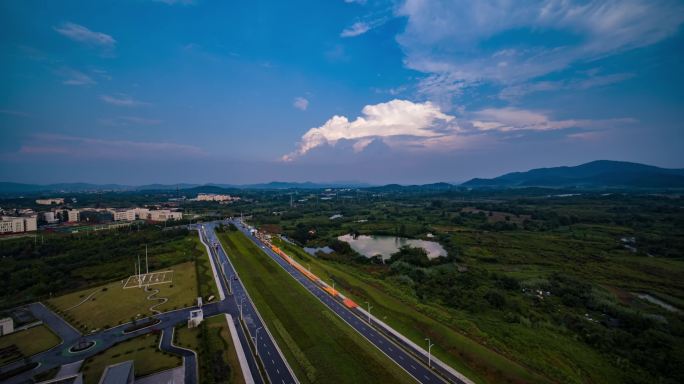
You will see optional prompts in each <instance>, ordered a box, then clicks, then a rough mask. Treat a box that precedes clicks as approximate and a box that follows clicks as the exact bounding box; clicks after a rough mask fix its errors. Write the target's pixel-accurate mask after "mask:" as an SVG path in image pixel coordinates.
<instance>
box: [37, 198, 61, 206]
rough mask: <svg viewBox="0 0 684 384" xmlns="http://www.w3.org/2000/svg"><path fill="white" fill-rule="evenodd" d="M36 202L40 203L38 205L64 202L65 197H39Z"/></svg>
mask: <svg viewBox="0 0 684 384" xmlns="http://www.w3.org/2000/svg"><path fill="white" fill-rule="evenodd" d="M36 204H38V205H52V204H64V198H63V197H53V198H49V199H38V200H36Z"/></svg>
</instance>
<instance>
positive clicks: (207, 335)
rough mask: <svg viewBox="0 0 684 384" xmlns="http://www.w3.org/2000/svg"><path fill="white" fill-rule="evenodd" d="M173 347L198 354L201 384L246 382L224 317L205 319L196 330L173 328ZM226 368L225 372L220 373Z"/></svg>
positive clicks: (181, 326)
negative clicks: (186, 349) (190, 350)
mask: <svg viewBox="0 0 684 384" xmlns="http://www.w3.org/2000/svg"><path fill="white" fill-rule="evenodd" d="M174 344H175V345H177V346H179V347H183V348H188V349H192V350H193V351H195V352H197V355H198V359H199V364H200V367H199V368H200V382H201V383H231V384H241V383H244V382H245V380H244V378H243V377H242V371H241V370H240V363H239V362H238V358H237V354H236V352H235V347H234V346H233V342H232V339H231V337H230V330H229V329H228V324H227V323H226V317H225V316H224V315H217V316H214V317H210V318H208V319H204V322H203V323H202V324H201V325H200V326H199V327H197V328H188V327H187V326H186V325H184V324H181V325H180V326H178V327H177V328H176V331H175V336H174ZM225 366H228V373H226V372H223V371H224V370H225V368H223V367H225Z"/></svg>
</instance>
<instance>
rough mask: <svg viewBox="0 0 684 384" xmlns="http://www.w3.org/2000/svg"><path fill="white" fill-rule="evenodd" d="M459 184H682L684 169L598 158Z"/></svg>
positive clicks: (645, 186) (575, 185) (592, 185)
mask: <svg viewBox="0 0 684 384" xmlns="http://www.w3.org/2000/svg"><path fill="white" fill-rule="evenodd" d="M461 186H464V187H471V188H481V187H554V188H558V187H588V188H604V187H627V188H684V169H668V168H660V167H655V166H652V165H645V164H639V163H630V162H625V161H610V160H597V161H592V162H590V163H585V164H582V165H578V166H574V167H554V168H538V169H532V170H530V171H527V172H513V173H507V174H505V175H502V176H499V177H496V178H493V179H479V178H476V179H472V180H469V181H467V182H465V183H463V184H461Z"/></svg>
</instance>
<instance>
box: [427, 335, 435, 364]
mask: <svg viewBox="0 0 684 384" xmlns="http://www.w3.org/2000/svg"><path fill="white" fill-rule="evenodd" d="M425 340H427V342H428V367H430V368H432V355H431V354H430V351H431V350H432V346H433V345H434V344H432V343H431V342H430V338H429V337H426V338H425Z"/></svg>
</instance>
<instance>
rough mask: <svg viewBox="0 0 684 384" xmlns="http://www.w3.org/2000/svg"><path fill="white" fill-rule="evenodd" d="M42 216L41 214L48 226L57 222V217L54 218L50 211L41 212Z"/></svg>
mask: <svg viewBox="0 0 684 384" xmlns="http://www.w3.org/2000/svg"><path fill="white" fill-rule="evenodd" d="M42 214H43V219H44V220H45V222H47V223H48V224H53V223H56V222H57V221H58V220H57V217H55V213H54V212H52V211H49V212H43V213H42Z"/></svg>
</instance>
